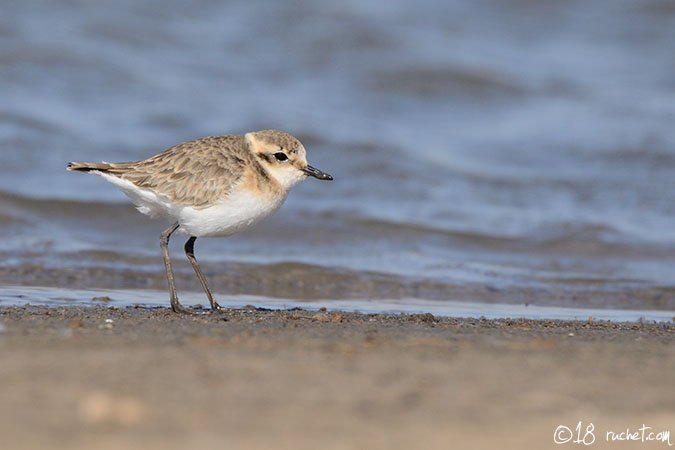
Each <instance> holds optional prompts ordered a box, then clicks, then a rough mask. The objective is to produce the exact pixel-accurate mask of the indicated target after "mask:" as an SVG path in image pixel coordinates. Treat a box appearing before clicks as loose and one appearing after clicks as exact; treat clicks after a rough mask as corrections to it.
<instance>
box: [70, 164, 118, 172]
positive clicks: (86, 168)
mask: <svg viewBox="0 0 675 450" xmlns="http://www.w3.org/2000/svg"><path fill="white" fill-rule="evenodd" d="M110 168H111V166H110V164H109V163H89V162H69V163H68V165H67V166H66V170H75V171H78V172H91V171H92V170H98V171H100V172H106V171H108V170H109V169H110Z"/></svg>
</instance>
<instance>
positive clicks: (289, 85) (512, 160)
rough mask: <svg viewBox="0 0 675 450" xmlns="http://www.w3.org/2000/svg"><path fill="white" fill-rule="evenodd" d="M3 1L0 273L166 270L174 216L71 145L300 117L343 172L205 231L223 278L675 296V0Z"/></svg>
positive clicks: (666, 299)
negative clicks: (137, 198) (98, 173)
mask: <svg viewBox="0 0 675 450" xmlns="http://www.w3.org/2000/svg"><path fill="white" fill-rule="evenodd" d="M2 11H3V13H2V15H0V227H1V229H2V231H3V235H4V236H5V238H6V239H4V240H3V241H2V242H0V258H2V259H0V261H1V262H0V281H3V282H4V283H8V284H13V285H17V284H47V285H61V284H64V283H66V284H68V285H73V284H74V285H77V286H79V287H83V288H88V287H92V288H93V287H105V288H112V289H121V288H129V287H139V284H141V285H142V283H141V282H140V281H138V277H133V276H131V275H129V274H133V273H136V274H141V277H140V278H143V279H145V278H147V279H151V280H155V279H156V278H154V277H155V276H156V274H159V275H160V278H159V281H157V282H158V283H159V282H162V281H161V271H162V265H161V260H160V256H159V252H158V249H157V247H158V245H157V240H158V234H159V232H160V231H161V230H162V229H163V228H164V226H165V224H164V223H158V222H153V221H150V220H148V219H147V218H145V217H143V216H140V215H138V214H137V213H135V212H134V210H133V208H132V207H131V206H127V204H126V199H125V198H124V196H123V195H122V194H121V193H119V192H118V191H117V190H116V189H115V188H114V187H113V186H111V185H109V184H107V183H104V182H103V181H102V180H101V179H98V178H97V177H89V176H84V175H79V174H72V173H67V172H65V170H64V166H65V163H66V162H67V161H71V160H91V161H100V160H107V161H118V160H135V159H141V158H144V157H147V156H150V155H152V154H154V153H157V152H159V151H161V150H163V149H164V148H166V147H169V146H170V145H172V144H175V143H177V142H181V141H185V140H189V139H192V138H196V137H200V136H203V135H210V134H227V133H243V132H246V131H250V130H255V129H262V128H280V129H284V130H286V131H289V132H291V133H293V134H295V135H297V136H298V137H300V139H301V140H302V141H303V143H304V144H305V146H306V147H307V148H308V153H309V159H310V162H311V163H312V164H313V165H315V166H317V167H319V168H321V169H324V170H326V171H327V172H329V173H331V174H333V175H334V176H335V178H336V181H335V182H333V183H330V184H324V183H316V182H312V180H308V181H307V182H305V183H303V184H302V185H301V186H299V187H297V188H295V190H294V192H292V193H291V195H290V197H289V200H288V201H287V204H286V205H285V207H284V208H283V209H282V210H281V211H280V212H279V213H278V214H277V216H276V217H274V218H273V219H271V220H270V221H268V222H267V223H265V224H263V225H261V226H259V227H257V228H256V229H254V230H251V231H248V232H245V233H242V234H241V235H238V236H236V237H232V238H229V239H221V240H200V241H199V242H198V244H197V246H198V248H197V252H198V256H201V259H202V260H203V262H204V266H205V269H206V270H207V271H210V272H211V274H210V276H215V275H219V274H220V273H221V269H222V271H224V272H227V269H233V268H235V269H236V268H240V269H241V270H236V271H235V274H236V276H238V277H240V278H239V279H238V280H235V281H231V280H230V281H228V279H227V278H226V276H227V273H224V274H223V277H224V278H223V279H222V283H221V284H220V285H217V286H214V287H215V289H216V290H219V287H220V288H223V287H228V288H232V289H233V290H235V291H237V290H238V291H239V292H241V293H251V294H256V295H258V294H260V295H266V296H270V297H273V296H278V297H284V298H307V297H310V296H311V295H315V294H316V292H317V287H316V285H317V284H320V285H321V289H320V292H322V293H323V297H331V296H334V298H343V296H342V295H339V294H340V293H342V292H343V291H344V289H345V286H347V287H348V288H349V289H348V291H349V292H348V295H349V296H350V297H353V298H369V299H390V298H413V297H416V298H433V299H439V300H443V299H445V300H459V301H468V302H471V301H474V302H476V301H481V302H483V301H487V302H493V303H530V304H549V305H550V304H553V305H557V306H578V305H586V306H597V307H606V308H634V309H642V308H646V309H655V308H660V309H671V310H672V309H675V283H673V281H672V276H671V275H672V273H673V272H674V271H675V227H673V226H672V223H673V219H674V217H675V209H674V208H675V206H674V205H675V202H674V200H675V189H674V188H675V126H673V124H674V123H675V7H674V6H673V3H672V2H670V1H668V0H661V1H638V0H634V1H629V0H606V1H600V0H597V1H590V2H588V1H556V0H545V1H540V2H531V1H526V0H511V1H503V0H492V1H488V0H481V1H473V2H460V1H440V0H438V1H416V2H412V1H386V2H385V1H372V2H355V1H348V2H341V3H339V4H337V3H335V2H329V1H325V0H321V1H288V2H275V1H271V0H270V1H257V2H246V1H229V2H217V1H204V2H190V3H185V2H178V1H163V2H159V1H140V2H139V1H133V2H132V1H126V0H122V1H119V2H115V3H114V4H113V3H106V2H84V1H74V0H68V1H67V0H51V1H32V0H28V1H22V2H15V1H4V2H2ZM179 244H180V243H176V249H175V251H174V254H175V256H176V257H179V258H180V257H181V256H182V255H180V253H181V252H180V247H179ZM288 262H292V263H293V264H295V266H293V267H301V268H302V270H300V269H296V270H293V271H292V274H293V275H294V276H295V277H298V278H299V279H300V281H297V282H293V281H292V279H293V277H290V276H289V275H288V273H289V271H288V270H287V267H288V266H287V264H282V263H288ZM206 266H208V267H210V269H207V267H206ZM92 268H94V269H97V270H98V269H100V270H99V271H93V272H92V270H94V269H92ZM82 269H87V270H88V272H86V273H88V274H89V275H88V278H87V277H85V278H78V275H76V273H78V271H80V272H81V270H82ZM183 269H185V270H186V271H187V272H186V273H189V268H187V267H182V268H181V266H179V271H181V270H183ZM110 271H112V272H113V273H116V274H117V276H115V277H113V278H110V277H108V275H102V274H103V273H107V272H110ZM261 272H262V273H264V277H261V276H260V275H259V273H261ZM186 276H187V275H186ZM231 276H234V275H232V274H231ZM261 278H262V279H264V280H266V281H265V282H266V283H268V284H266V285H265V286H266V287H261V283H262V281H261ZM269 280H271V281H269ZM148 283H150V284H152V283H155V281H148ZM186 283H190V281H186ZM237 283H238V284H237ZM153 286H154V284H153ZM189 286H190V288H192V287H194V286H197V285H195V284H191V285H189ZM140 287H142V286H140ZM197 289H198V287H197ZM220 290H224V289H220Z"/></svg>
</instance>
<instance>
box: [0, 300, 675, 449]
mask: <svg viewBox="0 0 675 450" xmlns="http://www.w3.org/2000/svg"><path fill="white" fill-rule="evenodd" d="M674 341H675V325H673V323H669V324H645V323H628V324H615V323H608V322H602V323H598V322H559V321H528V320H477V319H452V318H438V317H434V316H431V315H365V314H355V313H338V312H326V311H319V312H310V311H302V310H290V311H265V310H257V309H255V308H252V307H251V308H244V309H236V310H227V311H225V312H224V313H222V314H215V315H206V316H196V317H184V316H178V315H174V314H172V313H171V312H170V311H169V310H167V309H141V308H127V309H112V308H107V307H104V306H101V307H87V308H81V307H69V308H41V307H30V306H29V307H11V308H10V307H5V308H0V358H1V361H2V363H1V364H0V380H2V382H1V383H0V436H2V440H3V446H2V447H3V448H12V449H14V448H59V449H61V448H63V449H65V448H68V449H109V448H110V449H112V448H176V449H178V448H180V449H183V448H284V449H285V448H287V449H305V448H306V449H316V448H329V449H342V448H345V449H346V448H363V449H380V448H381V449H391V448H394V449H397V448H400V449H409V448H425V449H429V448H431V449H434V448H439V449H440V448H556V447H557V448H560V447H559V446H556V445H554V443H553V434H554V431H555V429H556V428H557V427H558V426H559V425H566V426H568V427H569V428H571V429H573V428H574V427H575V426H576V424H577V422H578V421H579V420H583V421H584V423H585V424H586V422H592V423H593V424H594V426H595V430H596V431H595V435H596V439H597V442H596V444H594V445H593V447H592V448H604V447H607V448H614V447H616V446H617V445H619V446H620V447H621V448H643V447H642V446H644V445H645V444H642V443H633V444H632V445H634V447H631V444H627V443H622V445H620V444H618V443H614V444H607V443H606V442H605V434H604V433H605V431H609V430H619V431H620V430H625V429H626V428H628V427H630V428H631V429H638V428H639V427H641V426H642V425H643V424H646V425H647V426H650V427H653V428H654V429H655V430H656V429H658V430H670V431H671V432H675V390H674V389H673V374H674V373H675V346H673V343H674ZM584 426H585V425H584ZM671 442H675V438H672V437H671ZM568 446H572V447H575V445H574V444H568ZM663 446H664V444H662V443H658V444H657V443H651V445H650V448H651V447H654V448H660V447H663Z"/></svg>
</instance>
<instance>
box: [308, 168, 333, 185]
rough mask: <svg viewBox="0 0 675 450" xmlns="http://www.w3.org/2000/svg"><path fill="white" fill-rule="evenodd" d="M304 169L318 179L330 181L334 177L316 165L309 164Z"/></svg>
mask: <svg viewBox="0 0 675 450" xmlns="http://www.w3.org/2000/svg"><path fill="white" fill-rule="evenodd" d="M302 171H303V172H305V173H306V174H307V175H309V176H310V177H314V178H316V179H317V180H326V181H330V180H332V179H333V177H332V176H330V175H328V174H327V173H326V172H322V171H320V170H319V169H317V168H316V167H312V166H309V165H308V166H307V167H305V168H304V169H302Z"/></svg>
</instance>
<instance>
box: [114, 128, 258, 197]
mask: <svg viewBox="0 0 675 450" xmlns="http://www.w3.org/2000/svg"><path fill="white" fill-rule="evenodd" d="M251 158H252V156H251V154H250V152H249V151H248V150H247V148H246V143H245V142H244V139H243V137H241V136H212V137H206V138H202V139H198V140H195V141H189V142H185V143H182V144H178V145H175V146H173V147H171V148H169V149H168V150H165V151H164V152H162V153H160V154H158V155H155V156H153V157H151V158H148V159H146V160H143V161H136V162H130V163H113V164H110V168H109V169H108V170H106V172H107V173H110V174H112V175H116V176H118V177H120V178H122V179H125V180H129V181H130V182H132V183H133V184H135V185H136V186H138V187H142V188H145V189H149V190H151V191H153V192H156V193H157V194H160V195H163V196H165V197H167V198H170V199H171V200H172V201H173V202H176V203H179V204H183V205H191V206H194V207H197V208H200V207H202V208H203V207H206V206H208V205H210V204H212V203H214V202H215V201H217V200H219V199H223V198H225V197H227V195H228V194H229V193H230V191H231V189H232V188H233V187H234V185H235V184H236V183H237V181H239V179H240V178H241V177H242V175H243V173H244V166H245V165H246V163H247V161H249V160H250V159H251ZM254 164H257V163H256V162H254Z"/></svg>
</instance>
